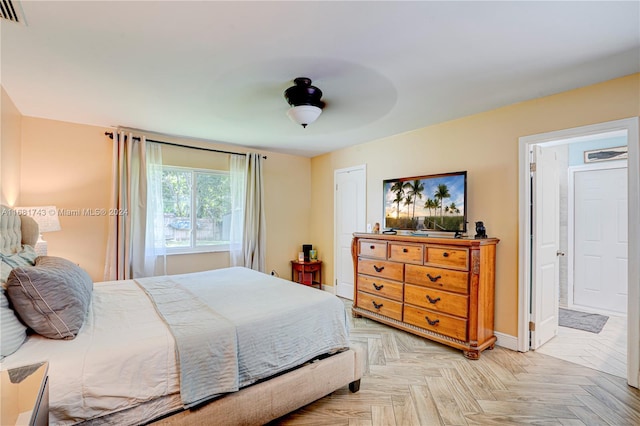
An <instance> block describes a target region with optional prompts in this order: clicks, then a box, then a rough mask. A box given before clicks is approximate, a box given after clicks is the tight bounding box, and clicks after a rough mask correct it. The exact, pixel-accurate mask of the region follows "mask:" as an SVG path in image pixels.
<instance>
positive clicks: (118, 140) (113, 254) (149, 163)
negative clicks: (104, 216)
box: [104, 131, 166, 280]
mask: <svg viewBox="0 0 640 426" xmlns="http://www.w3.org/2000/svg"><path fill="white" fill-rule="evenodd" d="M112 161H113V163H112V190H111V206H110V209H111V211H114V212H118V213H119V214H117V215H110V216H109V238H108V243H107V259H106V262H105V273H104V278H105V280H123V279H131V278H140V277H146V276H153V275H163V274H165V273H166V256H165V249H164V218H163V214H162V212H163V208H162V150H161V147H160V145H158V144H155V143H151V142H147V141H146V138H145V137H144V136H143V137H141V138H139V140H136V139H134V137H133V134H132V133H128V134H125V132H123V131H119V132H114V135H113V160H112Z"/></svg>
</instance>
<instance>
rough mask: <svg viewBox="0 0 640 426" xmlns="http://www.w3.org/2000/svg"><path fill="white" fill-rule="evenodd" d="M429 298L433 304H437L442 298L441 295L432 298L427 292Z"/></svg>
mask: <svg viewBox="0 0 640 426" xmlns="http://www.w3.org/2000/svg"><path fill="white" fill-rule="evenodd" d="M427 300H428V301H429V303H432V304H434V305H435V304H436V303H438V302H439V301H440V298H439V297H436V298H435V299H432V298H431V296H429V295H428V294H427Z"/></svg>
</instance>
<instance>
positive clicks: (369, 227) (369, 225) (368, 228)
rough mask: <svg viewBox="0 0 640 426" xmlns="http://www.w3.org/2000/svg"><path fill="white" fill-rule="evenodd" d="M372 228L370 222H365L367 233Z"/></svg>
mask: <svg viewBox="0 0 640 426" xmlns="http://www.w3.org/2000/svg"><path fill="white" fill-rule="evenodd" d="M372 229H373V228H372V227H371V224H370V223H367V232H368V233H371V230H372Z"/></svg>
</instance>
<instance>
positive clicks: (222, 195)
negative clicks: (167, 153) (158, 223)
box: [162, 166, 231, 253]
mask: <svg viewBox="0 0 640 426" xmlns="http://www.w3.org/2000/svg"><path fill="white" fill-rule="evenodd" d="M162 199H163V204H164V232H165V247H166V248H167V253H186V252H193V251H222V250H228V249H229V225H230V221H231V187H230V182H229V172H228V171H214V170H201V169H190V168H183V167H168V166H164V167H163V172H162Z"/></svg>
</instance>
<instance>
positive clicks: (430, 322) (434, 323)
mask: <svg viewBox="0 0 640 426" xmlns="http://www.w3.org/2000/svg"><path fill="white" fill-rule="evenodd" d="M424 318H425V319H426V320H427V322H428V323H429V325H436V324H437V323H439V322H440V320H439V319H435V320H433V321H432V320H430V319H429V317H427V316H425V317H424Z"/></svg>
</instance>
